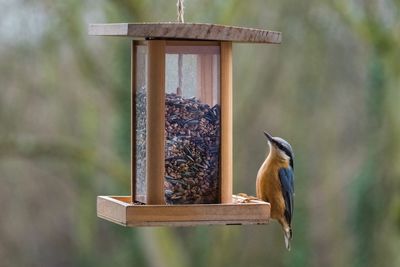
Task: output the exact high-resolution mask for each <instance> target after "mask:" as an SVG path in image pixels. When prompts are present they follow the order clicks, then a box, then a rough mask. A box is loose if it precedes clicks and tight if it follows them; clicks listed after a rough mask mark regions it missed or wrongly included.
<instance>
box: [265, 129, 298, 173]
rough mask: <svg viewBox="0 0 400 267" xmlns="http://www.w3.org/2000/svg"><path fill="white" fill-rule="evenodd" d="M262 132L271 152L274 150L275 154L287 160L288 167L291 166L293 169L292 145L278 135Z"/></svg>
mask: <svg viewBox="0 0 400 267" xmlns="http://www.w3.org/2000/svg"><path fill="white" fill-rule="evenodd" d="M264 134H265V136H266V137H267V139H268V144H269V147H270V151H271V153H273V152H275V154H276V155H277V156H278V157H280V158H281V159H284V160H288V161H289V164H290V167H292V169H294V166H293V159H294V154H293V150H292V147H291V146H290V144H289V143H288V142H287V141H286V140H284V139H282V138H280V137H273V136H272V135H270V134H269V133H267V132H264Z"/></svg>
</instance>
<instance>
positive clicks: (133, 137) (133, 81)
mask: <svg viewBox="0 0 400 267" xmlns="http://www.w3.org/2000/svg"><path fill="white" fill-rule="evenodd" d="M136 52H137V51H136V42H135V41H132V43H131V202H135V200H136V127H137V125H136V91H137V90H136V71H137V70H136V68H137V66H136Z"/></svg>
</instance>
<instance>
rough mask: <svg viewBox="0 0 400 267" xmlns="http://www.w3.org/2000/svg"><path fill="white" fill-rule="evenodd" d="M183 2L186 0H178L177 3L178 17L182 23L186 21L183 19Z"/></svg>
mask: <svg viewBox="0 0 400 267" xmlns="http://www.w3.org/2000/svg"><path fill="white" fill-rule="evenodd" d="M183 2H184V0H178V2H177V3H176V6H177V8H178V9H177V11H178V18H177V21H178V22H180V23H184V22H185V21H184V20H183V13H184V10H183V9H184V7H183Z"/></svg>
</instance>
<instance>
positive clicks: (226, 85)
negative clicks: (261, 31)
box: [220, 42, 233, 203]
mask: <svg viewBox="0 0 400 267" xmlns="http://www.w3.org/2000/svg"><path fill="white" fill-rule="evenodd" d="M232 141H233V137H232V42H221V164H220V168H221V170H220V172H221V178H220V179H221V181H220V192H221V203H232V167H233V166H232V160H233V149H232Z"/></svg>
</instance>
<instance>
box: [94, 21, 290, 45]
mask: <svg viewBox="0 0 400 267" xmlns="http://www.w3.org/2000/svg"><path fill="white" fill-rule="evenodd" d="M89 35H101V36H122V37H131V38H134V39H139V40H140V39H188V40H212V41H231V42H240V43H269V44H280V43H281V40H282V34H281V33H280V32H275V31H268V30H260V29H252V28H244V27H234V26H225V25H217V24H206V23H178V22H167V23H109V24H90V25H89Z"/></svg>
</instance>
